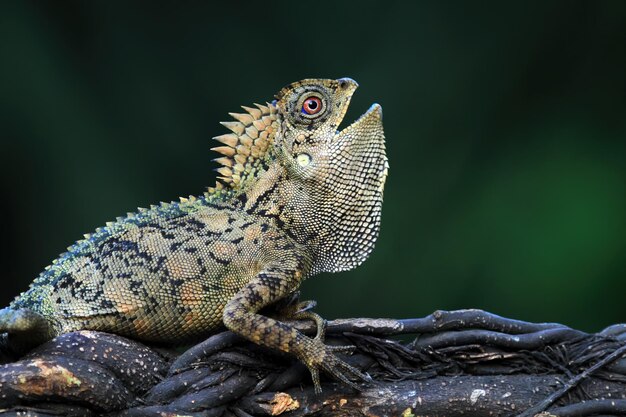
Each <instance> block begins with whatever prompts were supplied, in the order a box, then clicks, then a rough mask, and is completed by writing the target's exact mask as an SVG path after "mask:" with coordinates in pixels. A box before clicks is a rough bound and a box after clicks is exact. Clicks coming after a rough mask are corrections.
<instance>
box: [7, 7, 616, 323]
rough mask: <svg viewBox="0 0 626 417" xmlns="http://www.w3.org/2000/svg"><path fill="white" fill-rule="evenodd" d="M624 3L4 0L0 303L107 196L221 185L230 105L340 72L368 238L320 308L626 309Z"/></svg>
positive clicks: (330, 280)
mask: <svg viewBox="0 0 626 417" xmlns="http://www.w3.org/2000/svg"><path fill="white" fill-rule="evenodd" d="M625 61H626V2H624V1H621V0H616V1H598V2H593V1H585V2H581V1H524V2H495V1H494V2H480V5H479V4H478V3H476V2H460V1H459V2H455V1H442V2H441V1H431V2H401V1H391V0H385V1H354V2H347V1H346V2H313V3H308V2H280V1H271V2H255V3H248V2H242V1H230V2H222V3H221V4H219V5H218V4H213V3H212V2H201V1H184V2H156V1H151V2H108V1H93V2H84V1H64V2H29V1H14V2H11V1H5V2H2V3H1V4H0V184H1V185H2V192H1V193H0V196H1V197H0V198H1V202H2V204H1V205H0V210H1V212H0V219H1V220H0V224H1V225H2V226H1V232H2V238H1V239H0V245H1V248H0V249H1V250H0V253H1V257H2V260H1V262H2V266H1V271H2V272H1V276H0V280H1V281H0V283H1V286H0V299H1V300H0V301H1V303H0V304H1V305H5V304H7V303H8V302H9V301H10V300H11V299H12V298H13V297H14V296H15V295H16V294H17V293H19V292H20V291H23V290H25V289H26V288H27V285H28V283H29V282H30V281H31V280H32V279H33V278H35V277H36V276H37V275H38V273H39V272H40V271H41V270H42V269H43V268H44V267H45V266H46V265H47V264H49V263H50V262H51V260H52V259H53V258H55V257H56V256H57V255H58V254H59V253H60V252H62V251H64V249H65V247H67V246H68V245H69V244H70V243H72V242H73V241H75V240H77V239H79V238H81V236H82V234H83V233H86V232H90V231H92V230H93V229H95V228H96V227H98V226H101V225H103V224H104V223H105V222H106V221H108V220H112V219H114V218H115V217H116V216H118V215H121V214H123V213H126V212H127V211H134V209H135V208H136V207H137V206H147V205H149V204H150V203H155V202H158V201H161V200H163V201H170V200H173V199H177V197H178V196H179V195H183V196H187V195H189V194H201V193H202V192H203V190H204V187H205V186H207V185H213V184H214V181H215V180H214V172H213V171H212V168H215V164H214V163H212V162H211V159H212V158H214V157H215V155H212V154H211V152H210V151H209V148H210V147H211V146H212V145H211V143H210V140H209V139H210V138H211V137H212V136H215V135H218V134H221V133H224V129H223V128H222V127H221V126H220V125H219V124H218V122H219V121H220V120H226V119H227V118H228V116H227V114H226V113H227V112H229V111H238V106H239V105H242V104H243V105H248V104H251V103H253V102H263V101H267V100H271V99H272V97H273V94H274V93H275V92H277V91H278V90H279V89H280V88H281V87H282V86H284V85H285V84H288V83H290V82H292V81H295V80H299V79H301V78H306V77H325V78H326V77H327V78H338V77H344V76H348V77H352V78H354V79H355V80H357V81H358V82H359V83H360V85H361V87H360V89H359V90H358V91H357V94H356V96H355V98H354V100H353V103H352V107H351V110H350V112H349V113H348V115H347V117H346V121H347V122H351V121H352V120H354V119H355V118H357V117H358V116H359V115H360V114H361V113H363V112H364V111H365V110H366V109H367V108H368V107H369V105H370V104H371V103H372V102H374V101H375V102H379V103H380V104H381V105H382V106H383V109H384V115H385V130H386V134H387V142H388V155H389V159H390V165H391V169H390V172H389V177H388V181H387V188H386V191H385V205H384V210H383V224H382V231H381V235H380V239H379V240H378V243H377V248H376V250H375V251H374V253H373V255H372V256H371V258H370V259H369V260H368V261H367V262H366V263H365V264H364V265H363V266H362V267H360V268H358V269H357V270H355V271H351V272H347V273H341V274H335V275H330V274H329V275H325V276H322V277H316V278H315V279H312V280H310V281H308V282H306V284H305V286H304V297H306V298H313V299H316V300H317V301H318V303H319V304H318V312H320V313H321V314H322V315H323V316H325V317H327V318H333V317H354V316H370V317H420V316H424V315H427V314H429V313H431V312H432V311H434V310H436V309H459V308H469V307H474V308H481V309H486V310H489V311H491V312H494V313H497V314H500V315H504V316H507V317H512V318H518V319H523V320H531V321H557V322H562V323H565V324H568V325H570V326H574V327H577V328H580V329H583V330H587V331H595V330H599V329H600V328H602V327H604V326H606V325H609V324H612V323H617V322H626V300H625V296H626V256H625V250H626V83H625V81H626V62H625Z"/></svg>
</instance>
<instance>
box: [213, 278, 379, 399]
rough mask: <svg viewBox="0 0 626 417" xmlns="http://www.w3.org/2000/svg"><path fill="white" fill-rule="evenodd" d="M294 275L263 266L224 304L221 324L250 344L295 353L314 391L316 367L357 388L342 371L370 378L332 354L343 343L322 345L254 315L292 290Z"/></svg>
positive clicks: (317, 388)
mask: <svg viewBox="0 0 626 417" xmlns="http://www.w3.org/2000/svg"><path fill="white" fill-rule="evenodd" d="M297 277H298V271H297V270H295V269H294V270H285V269H281V268H266V269H265V270H264V271H262V272H261V273H259V274H258V275H257V276H256V277H255V278H254V279H252V281H250V282H249V283H248V284H247V285H246V286H245V287H244V288H243V289H241V290H240V291H239V292H238V293H237V294H236V295H235V296H234V297H233V298H232V299H231V300H230V301H229V302H228V303H227V304H226V307H225V308H224V313H223V321H224V325H225V326H226V327H227V328H229V329H230V330H232V331H233V332H235V333H238V334H240V335H241V336H243V337H245V338H246V339H248V340H250V341H252V342H254V343H257V344H259V345H262V346H267V347H269V348H273V349H279V350H281V351H283V352H288V353H291V354H293V355H295V356H296V357H297V358H298V359H299V360H300V361H302V362H303V363H304V364H305V365H306V366H307V368H309V371H310V372H311V376H312V379H313V384H314V387H315V392H317V393H320V392H321V391H322V389H321V386H320V381H319V371H320V369H321V370H323V371H324V372H326V373H328V374H330V375H331V376H333V377H334V378H336V379H339V380H341V381H343V382H344V383H345V384H347V385H349V386H351V387H353V388H355V389H358V386H357V385H356V384H355V383H354V382H352V381H351V380H350V379H349V378H348V377H347V376H346V374H351V375H352V376H354V377H357V378H359V379H361V380H364V381H370V378H369V377H368V376H367V375H365V374H363V373H362V372H361V371H359V370H358V369H356V368H354V367H352V366H350V365H348V364H347V363H345V362H344V361H342V360H341V359H339V358H337V357H336V356H335V353H334V352H336V351H345V350H346V347H345V346H326V345H324V343H323V342H322V340H321V338H320V337H316V338H315V339H311V338H310V337H307V336H305V335H304V334H302V333H300V332H299V331H297V330H296V329H294V328H293V327H291V326H289V325H287V324H285V323H282V322H280V321H278V320H274V319H271V318H269V317H265V316H263V315H261V314H258V311H259V310H260V309H262V308H263V307H265V306H267V305H269V304H271V303H273V302H275V301H276V300H279V299H280V298H283V297H285V296H286V295H287V294H289V293H290V292H291V291H293V288H294V286H297V285H298V284H299V279H298V278H297Z"/></svg>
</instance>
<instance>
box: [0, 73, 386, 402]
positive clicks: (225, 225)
mask: <svg viewBox="0 0 626 417" xmlns="http://www.w3.org/2000/svg"><path fill="white" fill-rule="evenodd" d="M356 87H357V84H356V83H355V82H354V81H353V80H350V79H339V80H318V79H307V80H303V81H299V82H296V83H293V84H291V85H289V86H287V87H285V88H284V89H282V90H281V91H280V92H279V93H278V95H277V97H276V98H277V100H276V101H274V102H272V103H268V104H267V105H257V106H256V107H255V108H251V107H244V109H245V110H246V113H242V114H234V113H231V115H232V116H233V117H234V119H235V120H236V121H234V122H223V123H222V124H223V125H224V126H226V127H227V128H228V129H230V130H231V132H232V133H228V134H225V135H222V136H218V137H216V138H215V139H217V140H218V141H219V142H221V143H222V144H223V146H219V147H217V148H214V150H216V151H217V152H219V153H221V154H223V155H224V156H222V157H221V158H219V159H217V161H218V162H219V163H220V164H221V165H222V167H220V168H219V169H218V170H217V171H218V172H219V173H220V177H219V179H220V182H218V183H217V185H216V187H213V188H210V189H209V191H208V192H207V193H205V194H204V195H203V196H200V197H190V198H188V199H181V201H180V202H173V203H167V204H166V203H161V204H160V205H157V206H152V207H151V208H150V209H140V211H139V212H138V213H134V214H128V215H127V216H126V217H123V218H118V220H117V221H116V222H111V223H108V224H107V226H106V227H103V228H100V229H98V230H97V231H96V232H95V233H94V234H92V235H86V238H85V239H84V240H81V241H79V242H77V243H76V244H74V245H73V246H71V247H69V248H68V251H67V252H66V253H64V254H62V255H61V256H60V257H59V258H58V259H57V260H55V261H54V262H53V264H52V265H51V266H49V267H48V268H46V270H45V271H43V272H42V273H41V275H40V276H39V277H38V278H37V279H36V280H35V281H34V282H33V284H32V285H31V287H30V288H29V290H27V291H26V292H25V293H23V294H21V295H20V296H18V297H17V298H16V299H15V300H14V301H13V302H12V303H11V305H10V306H9V307H8V308H5V309H3V310H1V311H0V332H6V333H7V334H8V336H7V340H8V342H9V344H10V345H11V344H12V345H13V346H14V348H15V349H22V350H24V349H27V348H29V347H32V346H33V345H36V344H38V343H41V342H43V341H45V340H48V339H50V338H52V337H54V336H56V335H59V334H62V333H67V332H71V331H76V330H83V329H90V330H100V331H106V332H111V333H116V334H120V335H124V336H129V337H132V338H135V339H138V340H142V341H147V342H161V343H170V344H181V343H185V342H191V341H196V340H200V339H202V338H203V337H206V336H207V335H208V334H210V333H211V332H213V331H215V330H216V329H217V328H218V327H219V326H221V325H222V324H224V325H225V326H226V327H227V328H229V329H231V330H232V331H234V332H236V333H239V334H240V335H242V336H244V337H246V338H247V339H249V340H251V341H253V342H255V343H258V344H261V345H264V346H268V347H271V348H275V349H280V350H282V351H285V352H291V353H292V354H294V355H295V356H296V357H298V358H299V359H300V360H301V361H302V362H304V363H305V364H306V365H307V366H308V367H309V369H310V370H311V373H312V375H313V379H314V383H315V385H316V389H317V390H319V379H318V371H319V370H320V369H322V370H324V371H326V372H328V373H330V374H331V375H333V376H334V377H336V378H338V379H341V380H342V381H344V382H346V383H351V382H350V380H349V379H348V378H347V377H346V376H345V374H346V373H351V374H352V375H353V376H357V377H360V378H364V375H362V374H360V372H359V371H357V370H356V369H354V368H352V367H350V366H349V365H347V364H345V363H344V362H343V361H341V360H340V359H338V358H336V357H335V355H334V353H333V352H334V351H335V350H338V349H336V348H332V347H329V346H326V345H324V344H323V342H322V341H321V337H319V336H320V334H321V333H323V332H322V331H321V330H319V329H318V330H319V332H318V333H319V334H318V337H316V338H309V337H307V336H305V335H303V334H301V333H299V332H298V331H296V330H295V329H293V328H292V327H290V326H288V325H286V324H284V323H282V322H280V321H277V320H275V319H272V318H269V317H265V316H263V315H261V314H259V313H258V311H259V310H260V309H262V308H263V307H265V306H267V305H269V304H272V303H274V302H276V301H278V300H280V299H282V298H285V297H287V296H288V295H289V294H291V293H293V292H294V291H296V290H297V289H298V287H299V285H300V283H301V282H302V281H303V280H304V279H306V278H307V277H309V276H312V275H315V274H317V273H320V272H336V271H341V270H347V269H352V268H354V267H356V266H357V265H359V264H360V263H362V262H363V261H364V260H365V259H366V258H367V256H368V255H369V253H370V252H371V251H372V249H373V246H374V242H375V240H376V238H377V235H378V230H379V225H380V213H381V205H382V193H383V187H384V182H385V178H386V175H387V169H388V164H387V158H386V155H385V145H384V134H383V129H382V112H381V109H380V106H378V105H376V104H375V105H373V106H372V107H371V108H370V110H369V111H368V112H367V113H365V114H364V115H362V116H361V117H360V118H359V119H358V120H357V121H356V122H354V123H353V124H352V125H350V126H349V127H347V128H345V129H344V130H343V131H341V132H340V131H338V130H337V128H338V126H339V123H340V122H341V120H342V119H343V117H344V115H345V112H346V110H347V107H348V105H349V102H350V99H351V97H352V94H353V93H354V90H355V89H356Z"/></svg>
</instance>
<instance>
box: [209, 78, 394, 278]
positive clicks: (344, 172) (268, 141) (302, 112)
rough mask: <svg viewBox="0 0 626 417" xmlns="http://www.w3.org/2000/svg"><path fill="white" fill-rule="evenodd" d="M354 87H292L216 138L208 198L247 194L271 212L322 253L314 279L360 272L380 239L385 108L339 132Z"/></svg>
mask: <svg viewBox="0 0 626 417" xmlns="http://www.w3.org/2000/svg"><path fill="white" fill-rule="evenodd" d="M357 86H358V85H357V83H356V82H355V81H354V80H351V79H349V78H341V79H338V80H327V79H305V80H302V81H298V82H295V83H292V84H290V85H288V86H287V87H285V88H283V89H282V90H280V92H279V93H278V94H277V95H276V100H275V101H274V102H272V103H266V104H265V105H261V104H255V107H245V106H244V107H243V109H244V110H245V113H230V115H231V116H232V117H233V118H234V121H229V122H222V125H224V126H225V127H226V128H228V129H229V130H230V131H231V132H230V133H227V134H224V135H221V136H217V137H215V138H214V139H215V140H217V141H218V142H220V144H221V146H218V147H216V148H213V150H215V151H217V152H218V153H221V154H222V156H221V157H220V158H217V159H216V161H217V162H218V163H219V164H220V165H221V167H219V168H217V172H218V173H219V174H220V176H219V177H218V182H217V184H216V186H215V187H211V188H209V192H208V195H209V196H210V195H218V196H219V195H221V194H225V195H230V192H231V191H234V192H235V193H240V192H246V193H247V194H248V196H249V197H250V198H249V202H248V204H249V205H250V206H256V207H257V208H258V207H261V206H264V205H266V206H267V207H263V209H264V210H265V211H266V212H268V213H273V214H276V215H279V216H280V217H281V218H282V220H283V222H284V224H285V226H286V227H289V228H292V229H293V230H294V233H292V235H294V236H298V239H299V240H300V241H301V243H304V244H305V245H306V246H307V247H316V248H317V250H316V255H317V256H316V258H317V259H318V261H317V262H316V265H314V267H313V273H317V272H322V271H327V272H335V271H342V270H347V269H352V268H354V267H356V266H357V265H359V264H360V263H362V262H363V261H364V260H365V259H366V258H367V256H368V255H369V254H370V252H371V251H372V250H373V248H374V242H375V241H376V238H377V237H378V231H379V228H380V216H381V207H382V198H383V187H384V185H385V178H386V177H387V169H388V163H387V156H386V154H385V136H384V132H383V125H382V109H381V107H380V105H378V104H373V105H372V106H371V107H370V108H369V110H368V111H367V112H366V113H365V114H363V115H361V116H360V117H359V118H358V119H357V120H356V121H355V122H353V123H352V124H351V125H349V126H348V127H346V128H345V129H343V130H341V131H339V130H338V127H339V125H340V124H341V122H342V120H343V118H344V116H345V114H346V111H347V109H348V106H349V104H350V100H351V98H352V95H353V94H354V92H355V90H356V88H357ZM277 185H278V186H277ZM268 190H273V191H272V192H273V193H275V194H276V196H275V197H276V198H274V197H272V198H269V197H268V193H267V191H268ZM261 196H262V197H263V205H261V204H260V202H259V197H261Z"/></svg>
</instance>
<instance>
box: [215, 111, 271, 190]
mask: <svg viewBox="0 0 626 417" xmlns="http://www.w3.org/2000/svg"><path fill="white" fill-rule="evenodd" d="M255 106H256V108H254V107H246V106H241V107H242V108H243V109H244V110H245V111H246V113H229V114H230V116H232V118H233V119H235V121H233V122H221V124H222V126H224V127H226V128H227V129H229V130H230V131H231V133H227V134H224V135H220V136H216V137H214V138H213V139H214V140H216V141H218V142H220V143H221V144H222V146H217V147H214V148H211V150H213V151H216V152H218V153H220V154H222V155H223V156H222V157H220V158H216V159H214V161H216V162H217V163H219V164H220V165H221V166H220V167H219V168H216V171H217V172H218V173H219V176H218V177H217V178H218V181H217V183H216V185H215V187H209V189H208V191H209V194H213V193H215V192H217V191H220V190H223V189H224V188H225V187H227V188H230V189H240V188H242V187H243V186H245V185H246V184H247V183H248V182H249V180H250V179H252V178H254V177H255V174H256V173H257V171H258V168H259V165H260V163H261V162H262V161H263V159H264V158H265V156H266V155H267V153H268V151H269V149H270V147H271V145H272V144H273V142H274V135H275V134H276V131H277V130H278V121H277V117H276V106H275V105H274V104H273V103H266V105H261V104H255Z"/></svg>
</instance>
